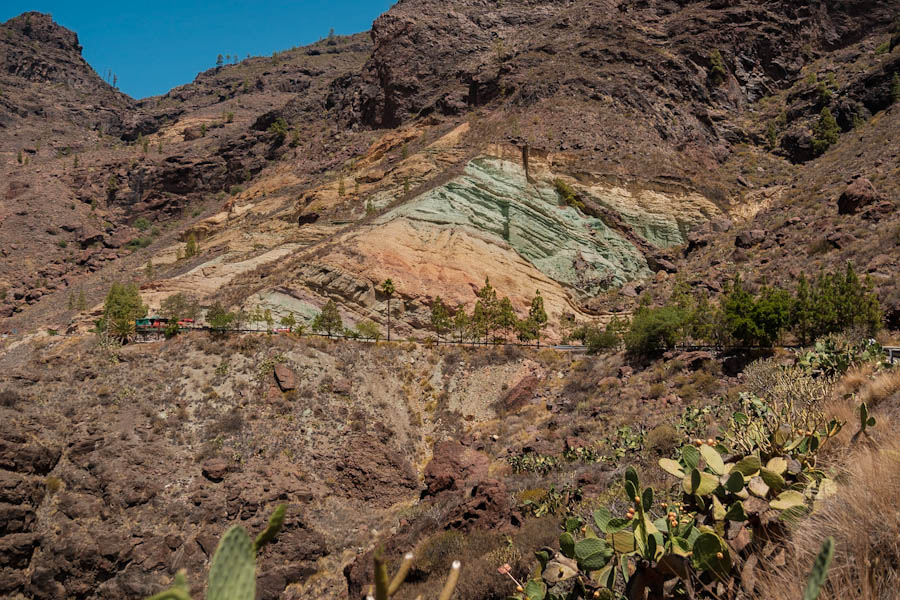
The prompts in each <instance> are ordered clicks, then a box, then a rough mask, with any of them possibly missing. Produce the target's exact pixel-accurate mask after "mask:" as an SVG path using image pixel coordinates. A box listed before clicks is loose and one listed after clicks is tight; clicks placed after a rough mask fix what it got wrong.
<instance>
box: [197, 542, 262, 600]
mask: <svg viewBox="0 0 900 600" xmlns="http://www.w3.org/2000/svg"><path fill="white" fill-rule="evenodd" d="M255 598H256V555H255V553H254V551H253V541H252V540H251V539H250V536H249V535H247V532H246V531H244V528H243V527H241V526H239V525H235V526H233V527H231V528H230V529H229V530H228V531H226V532H225V535H224V536H222V541H220V542H219V546H218V548H216V553H215V554H214V555H213V559H212V565H211V566H210V568H209V585H208V587H207V590H206V599H207V600H255Z"/></svg>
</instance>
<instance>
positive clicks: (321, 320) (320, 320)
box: [312, 300, 344, 337]
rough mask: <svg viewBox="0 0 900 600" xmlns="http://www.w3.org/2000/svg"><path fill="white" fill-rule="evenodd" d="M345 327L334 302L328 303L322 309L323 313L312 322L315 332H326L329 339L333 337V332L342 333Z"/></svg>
mask: <svg viewBox="0 0 900 600" xmlns="http://www.w3.org/2000/svg"><path fill="white" fill-rule="evenodd" d="M343 327H344V324H343V322H342V321H341V315H340V313H339V312H338V309H337V305H336V304H335V303H334V300H329V301H328V302H326V303H325V306H323V307H322V312H320V313H319V314H317V315H316V318H315V319H313V322H312V328H313V331H324V332H326V334H327V335H328V337H331V334H332V332H337V331H341V330H342V329H343Z"/></svg>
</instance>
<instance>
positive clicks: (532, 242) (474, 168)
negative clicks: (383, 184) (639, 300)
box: [379, 158, 650, 295]
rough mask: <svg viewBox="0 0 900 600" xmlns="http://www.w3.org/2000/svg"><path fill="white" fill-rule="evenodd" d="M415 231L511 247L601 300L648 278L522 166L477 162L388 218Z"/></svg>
mask: <svg viewBox="0 0 900 600" xmlns="http://www.w3.org/2000/svg"><path fill="white" fill-rule="evenodd" d="M397 219H405V220H408V221H410V222H411V223H412V224H413V226H414V227H416V228H428V227H435V226H438V227H458V228H463V229H466V230H469V231H474V232H478V233H480V234H481V235H487V236H489V237H490V238H493V239H494V240H496V241H497V242H505V243H506V244H508V245H509V247H510V248H512V249H513V250H514V251H515V252H516V253H517V254H518V255H519V256H521V257H522V258H524V259H526V260H527V261H528V262H530V263H531V264H532V265H534V266H535V267H536V268H537V269H538V270H539V271H540V272H541V273H543V274H545V275H546V276H548V277H550V278H551V279H553V280H555V281H557V282H559V283H561V284H563V285H566V286H568V287H571V288H572V289H574V290H577V291H578V292H579V293H580V294H587V295H590V294H595V293H597V292H598V291H601V290H603V289H607V288H609V287H615V286H620V285H622V284H624V283H625V282H627V281H631V280H633V279H637V278H640V277H644V276H647V275H649V274H650V272H649V270H648V268H647V261H646V260H645V259H644V257H643V255H642V254H641V252H640V251H639V250H638V249H637V248H635V247H634V246H633V245H632V244H631V243H630V242H628V241H627V240H626V239H625V238H623V237H622V236H621V235H619V234H618V233H617V232H615V231H613V230H612V229H610V228H609V227H607V226H606V225H605V224H604V223H603V222H602V221H601V220H600V219H596V218H593V217H586V216H585V215H583V214H581V213H579V211H577V210H576V209H574V208H572V207H568V206H564V205H563V206H561V205H560V201H559V197H558V195H557V193H556V191H555V190H554V188H553V186H552V185H551V184H550V183H549V182H545V181H528V180H526V178H525V172H524V170H523V169H522V168H521V167H520V166H519V165H517V164H515V163H512V162H509V161H505V160H501V159H496V158H478V159H475V160H473V161H472V162H470V163H469V164H468V165H467V166H466V169H465V172H464V174H463V175H462V176H460V177H457V178H455V179H453V180H452V181H450V182H449V183H447V184H445V185H443V186H441V187H438V188H436V189H434V190H431V191H430V192H427V193H425V194H423V195H422V196H421V197H419V198H418V199H416V200H414V201H412V202H410V203H408V204H405V205H403V206H401V207H398V208H397V209H395V210H393V211H390V212H388V213H386V214H385V215H383V216H382V217H381V218H380V220H379V222H380V223H383V224H386V223H389V222H391V221H394V220H397Z"/></svg>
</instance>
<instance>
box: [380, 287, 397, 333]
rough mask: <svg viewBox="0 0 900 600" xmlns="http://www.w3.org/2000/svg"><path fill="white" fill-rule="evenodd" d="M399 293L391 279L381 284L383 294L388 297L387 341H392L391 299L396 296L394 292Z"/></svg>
mask: <svg viewBox="0 0 900 600" xmlns="http://www.w3.org/2000/svg"><path fill="white" fill-rule="evenodd" d="M395 291H397V290H396V288H394V282H393V281H391V280H390V279H385V280H384V282H383V283H382V284H381V292H382V293H383V294H384V295H385V296H387V339H388V341H391V297H392V296H393V295H394V292H395Z"/></svg>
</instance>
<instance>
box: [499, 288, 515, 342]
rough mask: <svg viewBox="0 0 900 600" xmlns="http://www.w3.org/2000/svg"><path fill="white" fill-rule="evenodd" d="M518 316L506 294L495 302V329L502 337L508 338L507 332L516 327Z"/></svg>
mask: <svg viewBox="0 0 900 600" xmlns="http://www.w3.org/2000/svg"><path fill="white" fill-rule="evenodd" d="M518 322H519V318H518V317H517V316H516V311H515V310H514V309H513V305H512V302H511V301H510V299H509V298H508V297H507V296H504V297H503V299H502V300H500V302H498V303H497V322H496V323H497V329H499V330H500V331H501V332H502V333H503V337H504V338H505V339H508V337H509V333H510V332H511V331H513V330H514V329H515V328H516V325H517V324H518Z"/></svg>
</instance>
